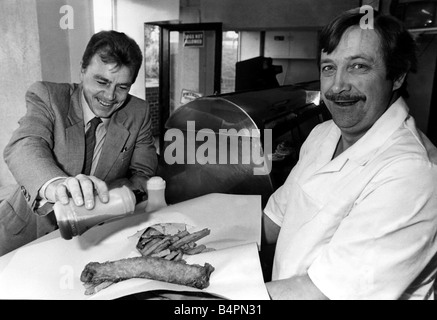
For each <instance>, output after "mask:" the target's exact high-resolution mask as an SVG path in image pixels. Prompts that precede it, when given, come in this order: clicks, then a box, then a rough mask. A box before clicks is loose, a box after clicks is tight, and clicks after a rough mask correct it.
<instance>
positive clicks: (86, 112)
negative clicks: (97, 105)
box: [80, 89, 110, 128]
mask: <svg viewBox="0 0 437 320" xmlns="http://www.w3.org/2000/svg"><path fill="white" fill-rule="evenodd" d="M80 98H81V104H82V111H83V123H84V125H85V126H86V125H87V123H88V122H89V121H90V120H91V119H92V118H94V117H95V116H96V115H95V114H94V113H93V111H92V110H91V108H90V106H89V105H88V102H87V101H86V99H85V94H84V93H83V89H82V90H81V94H80ZM101 120H102V122H103V124H104V125H105V127H106V128H107V127H108V124H109V120H110V119H109V118H108V119H107V118H101Z"/></svg>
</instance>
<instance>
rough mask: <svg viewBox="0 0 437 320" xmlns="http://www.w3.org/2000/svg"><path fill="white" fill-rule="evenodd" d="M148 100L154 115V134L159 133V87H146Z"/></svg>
mask: <svg viewBox="0 0 437 320" xmlns="http://www.w3.org/2000/svg"><path fill="white" fill-rule="evenodd" d="M146 101H147V102H148V103H149V108H150V114H151V116H152V132H153V135H155V136H156V135H159V87H152V88H149V87H148V88H146Z"/></svg>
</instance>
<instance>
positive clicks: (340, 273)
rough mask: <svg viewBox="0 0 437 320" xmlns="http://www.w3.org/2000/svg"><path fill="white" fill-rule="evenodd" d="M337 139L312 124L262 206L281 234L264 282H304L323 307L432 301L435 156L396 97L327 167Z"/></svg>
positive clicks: (326, 126) (436, 247)
mask: <svg viewBox="0 0 437 320" xmlns="http://www.w3.org/2000/svg"><path fill="white" fill-rule="evenodd" d="M340 135H341V132H340V129H339V128H338V127H337V126H336V125H335V124H334V122H333V121H332V120H331V121H327V122H325V123H322V124H320V125H318V126H317V127H316V128H315V129H314V130H313V131H312V132H311V134H310V135H309V137H308V138H307V140H306V141H305V143H304V145H303V146H302V149H301V153H300V158H299V162H298V163H297V164H296V166H295V167H294V168H293V170H292V172H291V173H290V175H289V177H288V178H287V180H286V182H285V183H284V185H283V186H282V187H280V188H279V189H278V190H277V191H276V192H275V193H274V194H273V195H272V196H271V197H270V199H269V201H268V203H267V205H266V208H265V210H264V212H265V213H266V214H267V215H268V216H269V217H270V219H271V220H272V221H273V222H275V223H276V224H277V225H279V226H281V231H280V234H279V238H278V242H277V247H276V252H275V259H274V266H273V274H272V280H277V279H284V278H289V277H292V276H295V275H304V274H308V276H309V277H310V278H311V280H312V281H313V283H314V284H315V285H316V286H317V287H318V288H319V290H321V291H322V292H323V293H324V294H325V295H326V296H327V297H328V298H330V299H398V298H421V299H424V298H432V297H433V294H432V292H433V291H432V280H433V277H434V276H432V273H433V272H431V273H428V271H429V270H428V269H425V268H426V267H427V265H428V264H429V262H430V260H431V258H432V257H433V256H434V254H435V253H436V252H437V186H436V185H437V166H436V163H437V149H436V148H435V147H434V146H433V145H432V144H431V143H430V142H429V140H428V139H427V138H426V137H425V136H424V135H423V134H422V133H420V132H419V131H418V130H417V129H416V126H415V123H414V119H413V118H412V117H410V116H409V115H408V107H407V106H406V104H405V102H404V100H403V99H402V98H400V99H398V100H397V101H396V102H395V103H394V104H393V105H392V106H391V107H390V108H389V109H388V110H387V111H386V112H385V113H384V114H383V115H382V116H381V117H380V119H378V121H377V122H376V123H375V124H374V125H373V126H372V128H371V129H370V130H369V131H368V132H367V133H366V134H365V135H364V136H363V137H362V138H361V139H360V140H359V141H357V142H356V143H355V144H354V145H353V146H351V147H350V148H349V149H347V150H345V151H344V152H343V153H342V154H340V155H339V156H337V157H336V158H334V159H332V157H333V154H334V151H335V148H336V145H337V143H338V141H339V139H340ZM428 268H430V269H432V270H434V271H435V270H436V269H437V264H435V265H434V266H428ZM424 269H425V271H423V273H422V275H421V277H419V273H420V272H422V270H424Z"/></svg>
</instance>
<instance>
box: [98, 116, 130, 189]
mask: <svg viewBox="0 0 437 320" xmlns="http://www.w3.org/2000/svg"><path fill="white" fill-rule="evenodd" d="M126 119H127V115H126V112H125V111H124V110H120V111H118V112H117V113H116V115H115V116H112V118H111V121H110V122H109V125H108V128H107V132H106V138H105V142H104V144H103V148H102V153H101V155H100V160H99V163H98V164H97V167H96V171H95V173H94V175H95V176H96V177H98V178H99V179H102V180H104V179H105V178H106V177H107V175H108V173H109V172H110V170H111V168H112V166H113V165H114V163H115V162H116V161H117V158H118V157H119V156H120V153H121V151H122V149H123V147H124V145H125V144H126V141H127V139H128V137H129V135H130V133H129V130H128V129H126V127H125V126H124V122H125V121H126Z"/></svg>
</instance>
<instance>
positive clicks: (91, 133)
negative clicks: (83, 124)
mask: <svg viewBox="0 0 437 320" xmlns="http://www.w3.org/2000/svg"><path fill="white" fill-rule="evenodd" d="M100 122H102V120H101V119H100V118H97V117H95V118H93V119H91V120H90V122H89V123H90V124H91V126H90V127H89V129H88V130H87V132H86V134H85V164H84V166H83V170H82V173H83V174H85V175H89V174H90V172H91V165H92V163H93V154H94V147H95V145H96V129H97V126H98V125H99V124H100Z"/></svg>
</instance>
